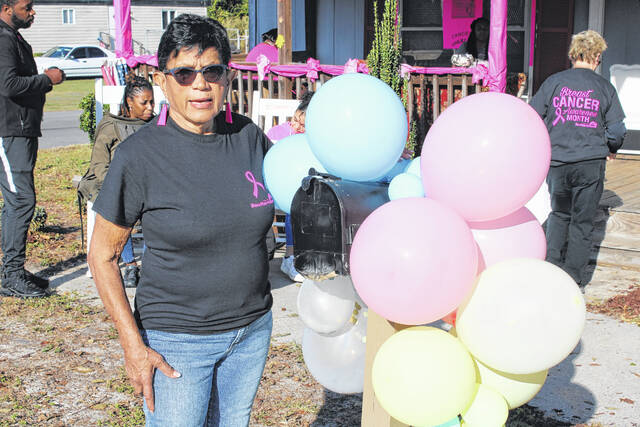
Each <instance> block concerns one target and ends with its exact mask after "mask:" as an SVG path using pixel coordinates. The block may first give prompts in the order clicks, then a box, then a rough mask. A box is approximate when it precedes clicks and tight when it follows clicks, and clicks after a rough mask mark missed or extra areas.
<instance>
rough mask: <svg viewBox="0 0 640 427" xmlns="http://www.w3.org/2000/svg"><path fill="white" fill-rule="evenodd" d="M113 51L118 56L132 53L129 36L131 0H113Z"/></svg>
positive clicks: (125, 56) (126, 55) (127, 55)
mask: <svg viewBox="0 0 640 427" xmlns="http://www.w3.org/2000/svg"><path fill="white" fill-rule="evenodd" d="M113 12H114V15H115V16H114V21H115V26H116V28H115V33H116V34H115V49H114V50H115V52H116V55H117V56H118V57H124V58H127V57H129V56H131V55H133V47H132V44H131V43H132V37H131V0H113Z"/></svg>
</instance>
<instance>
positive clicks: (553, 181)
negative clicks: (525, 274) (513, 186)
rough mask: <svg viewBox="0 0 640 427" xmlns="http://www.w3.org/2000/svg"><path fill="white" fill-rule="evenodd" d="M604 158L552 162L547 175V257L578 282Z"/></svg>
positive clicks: (588, 244) (589, 240) (585, 259)
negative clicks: (548, 209)
mask: <svg viewBox="0 0 640 427" xmlns="http://www.w3.org/2000/svg"><path fill="white" fill-rule="evenodd" d="M605 163H606V160H605V159H596V160H586V161H583V162H577V163H569V164H565V165H562V166H552V167H551V168H549V174H548V175H547V184H548V185H549V193H550V195H551V209H552V212H551V214H550V215H549V218H548V219H547V261H549V262H551V263H553V264H555V265H557V266H559V267H560V268H562V269H563V270H564V271H566V272H567V273H569V275H570V276H571V277H572V278H573V280H575V281H576V283H578V284H579V285H586V283H584V281H583V280H584V279H583V275H584V271H585V269H586V266H587V264H588V263H589V256H590V253H591V244H592V237H593V220H594V218H595V216H596V212H597V209H598V203H599V202H600V197H601V196H602V189H603V186H604V170H605Z"/></svg>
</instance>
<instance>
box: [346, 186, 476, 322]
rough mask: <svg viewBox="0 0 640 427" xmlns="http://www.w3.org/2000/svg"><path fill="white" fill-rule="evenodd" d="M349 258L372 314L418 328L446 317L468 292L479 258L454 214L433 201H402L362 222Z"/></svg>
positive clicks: (474, 245)
mask: <svg viewBox="0 0 640 427" xmlns="http://www.w3.org/2000/svg"><path fill="white" fill-rule="evenodd" d="M410 218H415V219H417V221H410V220H409V219H410ZM350 260H351V267H350V269H351V277H352V279H353V283H354V285H355V287H356V290H357V291H358V295H360V297H361V298H362V300H363V301H364V302H365V303H366V304H367V306H369V308H370V309H371V310H373V311H375V312H376V313H378V314H380V315H381V316H382V317H384V318H386V319H388V320H391V321H393V322H398V323H402V324H406V325H421V324H425V323H430V322H433V321H436V320H438V319H441V318H442V317H444V316H445V315H447V314H449V313H450V312H451V311H453V310H454V309H455V308H456V307H457V306H458V305H459V304H460V303H461V302H462V300H463V299H464V297H465V296H467V294H468V293H469V292H471V289H472V287H473V283H474V278H475V275H476V268H477V262H478V254H477V249H476V244H475V241H474V240H473V235H472V234H471V231H470V230H469V227H468V226H467V224H466V223H465V222H464V220H463V219H462V218H461V217H460V216H459V215H458V214H457V213H456V212H455V211H453V210H452V209H450V208H448V207H446V206H444V205H442V204H441V203H438V202H436V201H434V200H431V199H427V198H404V199H397V200H393V201H391V202H389V203H386V204H384V205H382V206H380V207H379V208H378V209H376V210H375V211H373V212H372V213H371V214H370V215H369V216H368V217H367V219H365V220H364V222H363V223H362V225H361V226H360V229H359V230H358V232H357V234H356V237H355V239H354V241H353V245H352V247H351V257H350Z"/></svg>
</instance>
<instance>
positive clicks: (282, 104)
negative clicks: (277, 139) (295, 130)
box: [251, 90, 300, 133]
mask: <svg viewBox="0 0 640 427" xmlns="http://www.w3.org/2000/svg"><path fill="white" fill-rule="evenodd" d="M299 104H300V101H298V100H295V99H271V98H262V96H260V91H257V90H254V91H253V105H252V106H251V120H253V122H254V123H255V124H257V125H258V126H259V127H260V128H261V129H262V130H263V131H264V132H265V133H267V132H268V131H269V129H271V128H272V127H273V118H274V117H277V118H278V124H282V123H284V122H286V121H287V119H290V118H291V117H293V113H295V111H296V108H298V105H299Z"/></svg>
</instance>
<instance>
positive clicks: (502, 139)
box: [421, 92, 551, 221]
mask: <svg viewBox="0 0 640 427" xmlns="http://www.w3.org/2000/svg"><path fill="white" fill-rule="evenodd" d="M550 159H551V146H550V143H549V134H548V132H547V128H546V126H545V124H544V123H543V121H542V119H541V118H540V116H539V115H538V113H536V112H535V110H534V109H533V108H531V107H529V106H528V105H527V104H526V103H524V102H522V101H521V100H520V99H518V98H516V97H513V96H511V95H506V94H502V93H495V92H491V93H481V94H476V95H471V96H467V97H465V98H463V99H461V100H460V101H457V102H455V103H454V104H452V105H451V106H450V107H448V108H447V109H446V110H445V111H444V113H442V115H441V116H440V117H438V119H437V120H436V121H435V122H434V124H433V126H431V129H430V130H429V133H428V134H427V137H426V138H425V141H424V145H423V147H422V154H421V172H422V182H423V184H424V190H425V194H428V195H429V197H431V198H433V199H435V200H438V201H440V202H442V203H444V204H446V205H448V206H450V207H452V208H453V209H455V210H456V211H457V212H458V213H459V214H460V215H462V217H464V218H465V219H466V220H467V221H488V220H492V219H496V218H501V217H504V216H506V215H509V214H510V213H512V212H514V211H516V210H517V209H519V208H520V207H522V206H524V204H525V203H526V202H527V201H528V200H529V199H531V197H532V196H533V195H534V194H535V193H536V191H537V190H538V188H540V184H542V182H543V180H544V178H545V177H546V175H547V171H548V169H549V162H550Z"/></svg>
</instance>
